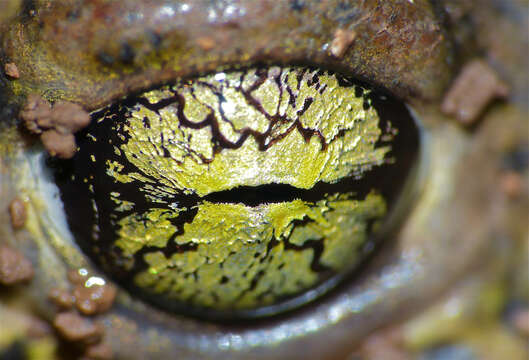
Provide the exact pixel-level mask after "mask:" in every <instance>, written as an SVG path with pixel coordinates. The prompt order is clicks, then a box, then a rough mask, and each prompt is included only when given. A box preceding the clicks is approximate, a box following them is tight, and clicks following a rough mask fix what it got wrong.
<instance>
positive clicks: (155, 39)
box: [147, 31, 162, 49]
mask: <svg viewBox="0 0 529 360" xmlns="http://www.w3.org/2000/svg"><path fill="white" fill-rule="evenodd" d="M147 38H148V39H149V41H150V43H151V44H152V46H153V47H154V48H155V49H157V48H159V47H160V45H161V44H162V37H161V36H160V35H159V34H158V33H156V32H155V31H147Z"/></svg>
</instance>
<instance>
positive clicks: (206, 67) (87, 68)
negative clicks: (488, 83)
mask: <svg viewBox="0 0 529 360" xmlns="http://www.w3.org/2000/svg"><path fill="white" fill-rule="evenodd" d="M230 4H231V5H230ZM295 4H298V2H295V3H292V2H286V1H284V2H283V1H282V2H273V3H270V2H265V1H250V0H246V1H240V2H238V3H237V5H233V4H232V3H230V2H221V3H212V2H206V1H204V2H197V3H194V4H192V5H188V6H187V7H184V4H181V3H178V2H172V3H169V4H167V3H164V4H160V5H152V4H150V3H148V2H144V1H134V2H132V1H130V2H118V1H115V2H110V3H106V4H105V5H97V4H96V5H91V6H88V5H80V6H81V7H76V5H75V4H73V3H70V4H68V5H66V4H62V3H61V4H60V5H59V4H58V3H53V4H52V5H51V7H49V8H38V7H39V5H37V8H36V9H35V11H34V13H35V14H36V15H35V16H34V17H32V18H29V20H27V21H25V22H24V23H23V24H22V25H18V26H14V27H11V28H10V30H9V32H8V33H7V36H6V39H7V44H6V46H5V53H6V56H7V57H8V58H10V59H11V60H12V61H13V62H15V63H16V64H17V66H18V68H19V70H20V72H21V74H22V76H21V78H20V79H19V81H18V82H17V85H16V86H17V93H19V94H21V95H24V94H27V93H29V92H35V91H37V92H41V93H43V94H45V96H46V97H47V98H48V99H49V100H55V99H59V98H61V99H64V100H69V101H73V102H76V103H79V104H81V105H83V106H84V107H85V108H87V109H88V110H93V109H95V108H98V107H101V106H103V105H106V104H108V103H109V102H111V101H112V100H114V99H117V98H120V97H123V96H124V95H127V94H128V93H130V92H131V91H140V90H144V89H145V88H148V87H152V86H155V85H157V84H160V83H164V82H167V81H171V80H174V79H175V78H178V77H187V76H192V75H196V74H197V73H204V72H210V71H214V70H218V69H219V68H223V67H237V66H238V67H240V66H250V65H253V64H256V63H266V64H271V63H275V64H281V63H283V64H285V63H289V64H296V63H302V64H305V65H316V66H318V67H321V68H331V69H333V70H335V71H339V72H342V73H343V74H344V75H347V76H352V77H357V78H359V79H361V80H368V81H369V82H371V83H372V84H374V85H376V86H379V87H383V88H385V89H387V90H389V91H390V92H392V93H393V94H394V95H396V96H397V97H399V98H402V99H410V98H421V99H436V98H439V97H440V95H441V92H442V90H443V89H444V87H445V85H446V84H445V83H444V82H445V81H448V79H449V78H450V76H449V74H450V73H451V70H450V66H449V64H448V60H447V59H449V58H450V57H451V56H452V53H451V52H452V50H451V47H450V43H449V41H448V40H447V36H446V34H445V31H444V30H443V29H442V27H441V25H440V24H439V22H438V20H437V18H436V16H437V15H436V14H435V12H434V10H433V8H432V6H431V4H430V2H429V1H427V0H416V1H414V2H402V3H401V4H393V3H391V4H388V5H380V6H375V5H370V4H359V2H356V1H342V2H340V6H338V4H336V3H334V2H328V3H325V4H320V2H318V1H313V2H309V1H306V2H303V3H302V5H299V4H298V5H296V6H294V5H295ZM43 6H44V5H43ZM341 30H346V31H350V32H351V34H353V33H354V36H353V37H354V40H353V41H352V42H351V44H349V47H348V50H347V51H344V54H343V56H340V57H337V56H334V55H333V53H332V51H330V50H329V49H330V48H332V45H333V41H339V39H336V37H337V34H338V33H337V32H338V31H341ZM342 45H343V44H342ZM340 55H341V54H340ZM29 74H31V76H27V75H29ZM24 75H26V76H24Z"/></svg>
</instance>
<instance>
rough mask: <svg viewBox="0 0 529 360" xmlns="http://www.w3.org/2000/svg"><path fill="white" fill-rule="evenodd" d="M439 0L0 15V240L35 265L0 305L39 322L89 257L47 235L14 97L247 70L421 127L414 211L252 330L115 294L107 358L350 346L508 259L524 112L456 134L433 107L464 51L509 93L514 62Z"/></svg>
mask: <svg viewBox="0 0 529 360" xmlns="http://www.w3.org/2000/svg"><path fill="white" fill-rule="evenodd" d="M14 3H16V1H15V2H14ZM444 3H445V2H430V1H420V0H415V1H395V2H391V3H390V2H384V1H375V0H372V1H369V0H368V1H284V2H282V1H281V2H268V1H239V2H236V1H219V2H211V1H197V2H196V3H193V4H191V3H190V2H180V1H173V2H164V3H157V4H153V3H152V2H144V1H132V0H131V1H123V2H122V1H119V2H118V1H109V2H99V1H96V2H90V3H84V2H77V1H68V2H64V3H60V4H59V2H54V3H50V2H46V1H35V2H24V7H23V8H22V10H20V12H19V13H17V12H10V13H13V14H16V15H17V17H15V18H14V19H7V15H4V14H0V19H2V20H0V21H4V22H5V24H7V25H3V29H2V30H4V29H5V31H2V32H1V34H2V35H1V37H2V46H1V50H0V59H1V61H2V65H4V64H5V63H6V62H10V63H14V64H16V65H17V67H18V70H19V72H20V77H19V79H13V78H8V77H7V76H4V74H2V75H1V78H0V86H1V89H0V91H1V93H0V102H1V121H2V123H1V124H2V125H1V126H2V129H1V130H0V131H1V140H0V143H1V146H0V149H1V151H2V153H1V155H0V158H1V160H2V163H1V164H2V165H1V177H0V189H1V190H0V191H1V192H0V194H1V199H2V204H4V202H5V203H7V202H8V201H9V202H10V201H11V199H12V198H13V197H14V196H15V195H16V196H19V197H21V198H23V199H24V200H25V203H26V204H27V207H28V222H27V225H26V227H25V228H24V229H22V230H17V231H14V230H13V229H12V227H11V225H10V220H9V217H8V216H7V215H6V214H4V213H3V214H2V215H1V216H2V217H1V218H0V220H1V221H2V227H0V230H1V234H2V238H0V242H2V244H4V243H6V244H8V245H9V246H12V247H16V248H18V249H19V250H21V251H22V253H23V254H24V255H25V256H26V257H27V258H28V259H29V260H31V262H32V263H33V264H34V266H35V268H36V269H37V272H36V276H35V277H34V278H33V280H32V281H31V283H30V284H29V285H27V286H22V287H20V288H16V289H15V290H12V289H11V288H8V289H7V291H3V290H4V288H1V290H2V307H1V308H0V311H4V309H5V308H6V305H4V304H13V303H19V304H22V303H23V304H28V305H27V308H30V309H32V311H33V312H34V313H37V314H38V315H39V316H40V317H42V318H44V319H46V320H48V321H51V320H52V319H53V318H54V317H55V316H56V314H57V312H58V309H57V308H55V307H54V306H52V305H51V304H50V302H49V300H48V299H47V296H46V294H47V293H48V292H49V290H50V289H51V288H52V287H54V286H57V285H61V284H62V285H64V284H66V283H67V280H66V273H67V272H68V270H69V269H77V268H79V267H83V268H84V267H86V268H90V269H92V270H95V269H96V267H93V266H92V264H91V262H90V261H89V260H88V259H86V257H85V256H83V255H82V253H81V252H79V251H78V250H79V249H77V247H76V246H75V245H74V243H73V242H69V241H68V240H67V238H68V235H65V233H66V232H61V231H59V230H58V229H59V228H61V226H59V225H57V222H60V221H61V220H60V219H62V220H64V217H61V216H57V214H62V213H60V212H57V213H55V212H52V211H51V210H50V208H51V205H50V204H51V203H52V202H53V201H52V200H53V196H49V197H48V198H46V197H45V196H46V195H50V194H57V193H56V192H54V191H56V189H55V190H53V187H49V186H48V185H49V183H48V182H46V179H48V180H49V173H47V174H44V172H45V171H43V173H40V172H39V171H40V170H41V169H42V168H44V167H39V166H38V165H39V164H40V165H42V161H40V160H42V158H43V149H42V147H41V146H40V145H39V143H38V141H36V139H35V138H31V137H29V136H28V134H27V133H26V132H25V130H23V129H21V127H18V124H19V121H18V120H17V116H16V114H17V111H18V109H19V108H20V107H21V106H22V105H23V103H24V101H25V99H26V97H27V95H29V94H31V93H37V94H39V95H41V96H43V97H44V98H45V99H47V100H48V101H50V102H52V103H53V102H55V101H57V100H68V101H72V102H75V103H78V104H81V105H82V106H83V107H84V108H85V110H88V111H92V110H96V109H101V108H102V107H104V106H107V105H109V104H110V103H112V102H113V101H115V100H118V99H121V98H122V97H124V96H126V95H129V94H130V93H136V92H138V91H143V90H145V89H152V88H155V87H158V86H161V85H163V84H165V83H173V82H174V81H176V80H177V79H182V78H190V77H192V76H202V75H204V74H208V73H214V72H218V71H223V70H226V69H237V68H239V69H241V68H249V67H252V66H254V65H259V66H261V67H262V66H263V65H264V66H274V65H289V66H294V65H295V66H299V65H304V66H307V65H309V66H317V67H318V68H321V69H323V70H329V69H330V70H333V71H336V72H338V73H342V74H344V75H345V76H347V77H351V78H359V79H361V80H363V81H367V82H368V83H369V84H370V85H372V86H374V87H375V88H380V89H385V90H386V91H389V92H390V93H391V94H392V95H394V96H396V97H397V98H399V99H401V100H403V101H405V102H406V103H408V104H409V105H410V107H411V108H412V109H413V110H412V111H413V113H414V114H415V116H416V118H417V121H418V123H419V124H420V127H421V131H422V134H423V136H424V141H423V142H422V144H421V152H420V154H421V158H420V163H421V164H422V167H421V168H420V170H421V171H419V173H418V174H417V177H418V182H417V188H415V189H413V190H414V191H412V192H411V194H412V197H413V199H414V206H413V207H412V208H409V209H407V210H406V211H403V212H402V213H401V216H402V217H403V218H404V220H405V221H404V220H402V219H401V220H402V226H401V228H399V229H398V231H396V232H395V233H394V234H392V235H391V237H390V238H389V239H388V244H389V245H388V246H386V247H384V248H383V249H381V250H380V252H377V254H376V256H374V257H373V258H372V259H371V260H370V261H369V263H368V264H367V266H365V267H363V268H362V272H361V273H360V274H359V275H358V276H355V277H353V278H351V279H349V280H350V281H347V282H345V283H344V284H343V285H342V286H339V287H338V288H337V289H336V291H333V292H331V293H329V294H328V295H326V296H324V297H322V298H321V299H320V300H319V301H317V302H314V303H313V304H311V305H308V306H306V307H304V308H302V309H300V310H297V311H293V312H291V313H289V314H287V315H286V316H284V317H274V318H271V319H269V320H266V321H256V322H254V323H251V324H240V323H236V324H226V323H222V324H218V323H212V322H207V321H206V322H205V321H196V320H193V319H190V318H188V317H185V316H181V315H175V316H173V315H168V314H167V313H165V312H162V311H159V310H157V309H155V308H154V307H151V306H149V305H146V304H145V303H143V302H142V301H137V300H135V299H132V298H131V297H129V296H128V295H127V293H126V292H125V291H120V292H119V295H118V299H117V301H116V304H115V305H114V307H113V308H112V309H111V310H110V311H109V312H107V313H104V314H101V315H99V316H97V317H96V318H97V319H98V320H101V321H102V324H103V326H104V328H105V330H106V331H105V343H106V344H109V346H110V347H111V348H112V349H113V351H114V355H115V357H116V358H117V359H120V358H122V359H135V358H137V359H143V358H153V359H165V358H172V357H174V356H175V355H176V354H177V355H178V356H180V357H181V358H211V357H215V358H220V359H222V358H225V359H235V358H240V359H259V358H261V359H266V358H272V359H276V358H304V359H305V358H317V359H325V358H338V359H340V358H348V357H349V355H350V354H351V352H352V351H353V349H354V348H356V346H357V345H358V343H359V342H361V341H362V340H363V339H365V337H366V336H367V335H368V334H369V333H371V332H373V331H375V330H377V329H380V328H382V327H384V326H387V325H388V324H391V323H394V322H397V321H400V320H402V319H404V318H407V317H409V316H411V315H415V314H416V313H417V311H418V309H422V308H424V306H426V304H428V303H430V302H432V301H435V300H438V299H439V298H440V296H441V294H445V293H446V291H447V289H450V288H452V287H453V285H454V284H455V283H457V282H459V281H460V280H461V278H462V277H467V273H468V272H472V271H474V273H475V272H476V271H478V270H482V269H483V267H482V264H487V265H491V264H492V263H496V262H497V261H501V259H500V258H502V257H501V256H499V254H500V253H501V254H503V252H501V251H499V249H503V250H505V249H506V252H507V253H509V251H512V248H513V247H514V246H513V245H510V242H508V241H500V240H504V239H510V238H511V234H512V233H511V231H510V230H511V229H510V228H509V226H508V224H510V223H509V222H508V221H507V220H505V219H504V218H503V217H501V216H498V215H497V214H498V212H500V213H503V211H504V209H507V210H509V211H507V210H505V212H506V213H507V214H509V215H512V214H515V215H516V211H515V210H512V209H514V206H513V205H512V203H511V202H509V201H507V200H505V199H504V197H503V196H502V193H501V192H499V191H498V188H499V185H498V178H497V175H498V174H497V173H498V171H499V170H498V169H499V167H500V165H498V164H500V163H501V162H502V159H503V156H504V154H505V153H506V152H507V151H511V150H512V151H514V150H513V149H515V148H517V146H518V145H519V144H523V143H524V142H525V143H527V136H526V134H527V131H526V130H527V129H526V121H524V119H526V118H525V117H524V114H522V115H520V114H519V113H518V112H517V111H516V110H515V109H514V108H513V107H515V105H510V106H512V107H508V106H507V107H506V106H505V104H503V106H501V105H500V106H499V107H494V108H493V109H494V110H495V112H494V111H493V112H492V113H486V115H485V116H484V118H483V121H482V122H481V123H479V124H477V125H476V126H475V128H470V129H469V128H463V127H462V126H460V125H459V124H456V123H455V122H454V121H452V120H451V119H447V118H446V117H444V116H443V115H442V114H440V112H439V108H438V105H439V103H440V101H441V98H442V95H443V92H444V90H445V89H446V87H447V86H448V84H449V83H450V81H451V80H452V78H453V76H454V75H455V74H456V73H457V70H458V67H459V66H460V65H461V63H463V62H464V61H466V59H468V58H472V57H474V56H477V55H479V54H487V51H484V50H483V49H482V48H480V46H481V47H486V49H488V50H490V55H489V56H490V57H491V59H492V60H491V62H492V63H494V62H496V64H499V65H498V67H499V68H500V69H501V70H503V71H504V75H505V76H506V77H508V80H509V82H510V83H511V84H513V87H514V88H513V93H515V94H519V93H522V94H523V93H524V91H526V89H525V90H524V88H523V87H521V86H519V85H517V84H518V81H519V80H518V78H524V76H522V75H520V74H524V71H525V70H524V69H525V68H524V67H523V66H522V67H520V66H518V67H517V66H516V65H512V66H511V64H512V63H515V62H516V61H515V60H513V58H509V57H508V56H507V55H505V54H506V53H508V51H507V50H505V51H503V49H504V48H503V46H508V44H509V42H510V41H511V40H512V39H519V38H517V37H516V36H514V35H515V34H519V32H517V31H514V30H512V29H511V30H505V29H504V28H501V29H500V28H496V26H495V21H496V20H490V18H488V17H487V16H485V15H483V14H482V15H479V16H477V19H488V20H486V21H485V20H484V22H485V23H486V24H487V26H485V25H482V24H479V25H476V24H478V23H479V22H474V23H472V21H469V22H465V21H466V20H464V19H468V16H470V15H468V16H464V15H465V11H463V10H461V8H460V7H458V6H454V2H453V1H452V2H448V3H449V4H448V5H447V6H446V7H443V4H444ZM492 3H493V2H492V1H491V2H490V3H489V2H487V3H486V6H485V5H481V6H479V5H478V6H476V7H472V10H474V11H476V9H480V10H481V11H482V12H485V13H486V11H488V10H487V9H488V8H490V9H496V8H495V7H493V6H492ZM432 4H433V5H432ZM184 5H186V6H184ZM449 5H450V6H449ZM455 5H457V3H456V4H455ZM489 5H490V6H489ZM496 5H497V4H496ZM454 8H455V9H456V10H459V11H461V13H460V14H459V15H461V16H460V17H458V16H459V15H458V14H457V12H452V11H453V9H454ZM500 8H502V7H501V6H500ZM502 9H503V8H502ZM469 11H470V10H469ZM491 11H492V10H491ZM470 12H471V11H470ZM18 14H20V15H19V16H18ZM494 16H499V15H494ZM502 16H503V15H502ZM505 16H506V15H505ZM471 18H472V17H471ZM454 19H456V20H454ZM472 19H473V18H472ZM487 21H488V22H487ZM461 22H462V23H461ZM450 24H451V25H452V27H450V26H448V25H450ZM461 24H462V25H461ZM456 25H457V26H456ZM458 26H460V27H458ZM473 26H476V28H474V27H473ZM477 26H482V27H480V28H479V29H480V30H483V31H482V32H479V33H480V34H486V35H487V36H488V38H487V39H486V41H485V40H483V43H481V44H478V45H476V44H475V43H474V42H473V41H471V40H469V38H472V36H469V35H468V34H469V32H470V33H471V34H474V32H476V33H477ZM447 27H448V28H450V29H448V28H447ZM469 28H470V30H469ZM492 29H494V31H492ZM344 31H346V32H348V34H349V35H350V36H349V38H354V41H351V42H350V43H349V44H347V47H346V49H345V50H344V52H343V53H342V52H332V51H331V50H332V49H333V48H335V47H333V46H332V45H339V44H340V38H341V37H340V36H338V34H343V32H344ZM353 33H354V36H353V35H352V34H353ZM483 36H484V35H483ZM518 36H519V35H518ZM498 39H499V40H498ZM506 39H510V40H509V41H507V40H506ZM480 40H481V39H480ZM493 41H495V42H494V46H492V45H490V43H491V42H493ZM519 43H522V42H521V41H519ZM484 44H486V45H484ZM500 44H501V46H500ZM342 45H343V44H342ZM463 45H464V46H463ZM467 45H468V46H467ZM344 46H345V45H344ZM461 48H463V51H461V53H462V54H460V53H458V52H456V49H460V50H461ZM498 49H500V50H498ZM514 52H516V53H519V49H517V50H516V51H513V53H514ZM337 55H339V56H337ZM520 68H521V69H522V70H520ZM513 74H515V75H514V76H513ZM518 96H519V95H518ZM513 97H514V95H513ZM522 97H523V96H522ZM510 100H512V99H510ZM496 105H497V104H496ZM524 109H525V107H524ZM423 144H424V147H423ZM39 154H40V155H39ZM37 160H39V161H37ZM47 176H48V177H47ZM4 199H5V200H4ZM42 199H45V200H44V201H43V200H42ZM511 210H512V211H511ZM62 215H63V214H62ZM513 218H516V217H515V216H514V217H513ZM84 220H85V219H83V221H84ZM63 222H64V221H63ZM62 225H64V227H65V228H66V226H65V224H62ZM522 233H523V231H522ZM524 234H525V235H524ZM524 234H522V235H521V236H520V237H523V236H525V238H526V233H524ZM512 237H514V236H512ZM525 238H524V239H525ZM498 239H500V240H498ZM70 240H71V239H70ZM507 258H508V257H507ZM44 264H46V265H44ZM489 268H496V267H493V266H489ZM476 269H478V270H476ZM481 273H482V274H485V273H484V272H481ZM4 300H5V301H4ZM10 306H11V305H10ZM8 309H9V310H11V307H9V308H8ZM9 310H8V311H9ZM2 314H3V313H2ZM243 325H244V326H243ZM0 333H1V332H0ZM452 341H453V340H452Z"/></svg>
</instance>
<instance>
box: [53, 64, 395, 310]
mask: <svg viewBox="0 0 529 360" xmlns="http://www.w3.org/2000/svg"><path fill="white" fill-rule="evenodd" d="M395 134H396V131H395V129H394V128H392V126H391V123H388V122H385V123H384V126H382V122H381V119H380V115H379V112H378V111H377V110H376V108H375V107H374V106H373V104H372V94H371V91H370V90H367V89H365V88H363V87H361V86H359V85H356V84H353V83H351V82H349V81H347V80H345V79H342V78H340V77H339V76H337V75H335V74H333V73H330V72H325V71H321V70H313V69H307V68H296V67H294V68H284V67H270V68H266V69H249V70H244V71H231V72H219V73H216V74H210V75H207V76H203V77H198V78H195V79H192V80H190V81H180V82H177V83H175V84H171V85H165V86H162V87H160V88H157V89H155V90H151V91H148V92H144V93H142V94H140V95H136V96H131V97H128V98H126V99H124V100H122V101H120V102H118V103H115V104H112V105H111V106H108V107H107V108H104V109H102V110H100V111H98V112H96V113H94V114H93V121H92V125H91V126H90V127H89V128H88V129H87V130H86V131H84V132H83V133H81V134H80V135H79V136H78V143H79V152H78V154H77V155H76V157H75V159H74V160H73V162H72V164H71V166H70V168H71V176H66V177H64V176H63V178H64V179H66V180H63V181H59V183H60V187H61V190H62V191H63V199H64V201H65V206H66V209H67V213H68V217H69V220H70V225H71V227H72V230H73V231H74V233H76V234H77V236H78V238H80V240H79V241H80V243H81V246H82V247H83V248H84V249H86V250H87V251H88V252H89V253H91V254H92V255H94V258H95V259H96V261H97V262H98V263H99V264H100V265H101V266H102V267H103V268H105V269H107V270H108V271H110V272H111V273H112V274H114V275H115V276H116V277H117V278H118V279H120V280H121V282H122V284H124V285H125V286H126V287H128V288H130V289H133V290H134V291H139V292H141V293H142V294H144V295H145V296H146V297H147V298H149V299H151V300H152V301H153V302H155V303H157V304H159V305H161V306H164V307H166V308H169V309H173V308H175V307H180V308H181V307H182V306H187V307H191V308H197V309H200V308H205V309H215V310H230V311H233V310H241V309H242V310H248V309H257V308H260V307H263V306H270V305H273V304H276V303H279V302H281V301H283V300H285V299H290V298H293V297H295V296H297V295H300V294H303V293H304V292H306V291H308V290H310V289H313V288H315V287H316V286H318V285H320V284H321V283H322V282H323V281H325V280H327V279H329V278H331V277H332V276H334V275H336V274H340V273H343V272H345V271H349V270H350V269H352V268H354V267H356V266H358V264H360V263H361V262H362V261H363V260H364V258H365V249H366V248H368V247H369V244H370V241H372V233H373V232H374V230H375V229H376V228H378V227H379V226H380V224H381V222H382V220H383V219H384V217H385V215H386V214H387V212H388V204H387V199H386V198H385V196H384V194H383V192H381V191H380V189H377V188H376V186H374V185H372V184H370V183H369V182H368V181H366V178H367V177H368V175H369V174H370V173H372V172H373V171H375V170H376V169H377V168H379V167H383V166H385V165H387V164H388V163H389V162H391V161H393V160H394V159H393V158H392V156H391V154H390V153H391V151H392V143H391V141H392V139H393V137H394V136H395ZM72 192H75V193H76V194H77V195H76V196H75V197H72V196H65V194H71V193H72ZM73 199H75V200H73ZM74 203H75V204H74ZM80 217H82V218H86V221H83V222H82V224H79V220H78V219H79V218H80ZM75 219H77V220H75ZM175 304H177V305H178V306H177V305H175Z"/></svg>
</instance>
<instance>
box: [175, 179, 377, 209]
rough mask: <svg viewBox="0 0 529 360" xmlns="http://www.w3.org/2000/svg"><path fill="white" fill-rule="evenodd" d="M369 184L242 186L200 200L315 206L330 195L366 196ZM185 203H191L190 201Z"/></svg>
mask: <svg viewBox="0 0 529 360" xmlns="http://www.w3.org/2000/svg"><path fill="white" fill-rule="evenodd" d="M369 185H370V184H368V183H366V182H365V181H362V179H357V178H355V177H348V178H345V179H342V180H340V181H339V182H337V183H334V184H328V183H324V182H319V183H317V184H316V185H315V186H314V187H313V188H312V189H299V188H296V187H294V186H291V185H288V184H266V185H260V186H240V187H237V188H234V189H230V190H226V191H219V192H215V193H212V194H208V195H206V196H204V197H203V198H198V199H196V200H197V201H200V200H205V201H208V202H210V203H225V204H227V203H242V204H244V205H246V206H250V207H255V206H259V205H262V204H272V203H281V202H289V201H293V200H302V201H305V202H311V203H315V202H318V201H320V200H324V199H325V198H326V197H327V196H328V195H329V194H338V193H350V192H351V191H353V192H355V195H356V196H355V197H365V195H366V194H367V192H368V191H369ZM185 197H186V196H185V195H184V196H179V200H180V201H182V199H183V198H185ZM193 197H194V196H193ZM194 198H195V197H194ZM185 202H186V203H189V202H188V201H185Z"/></svg>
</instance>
